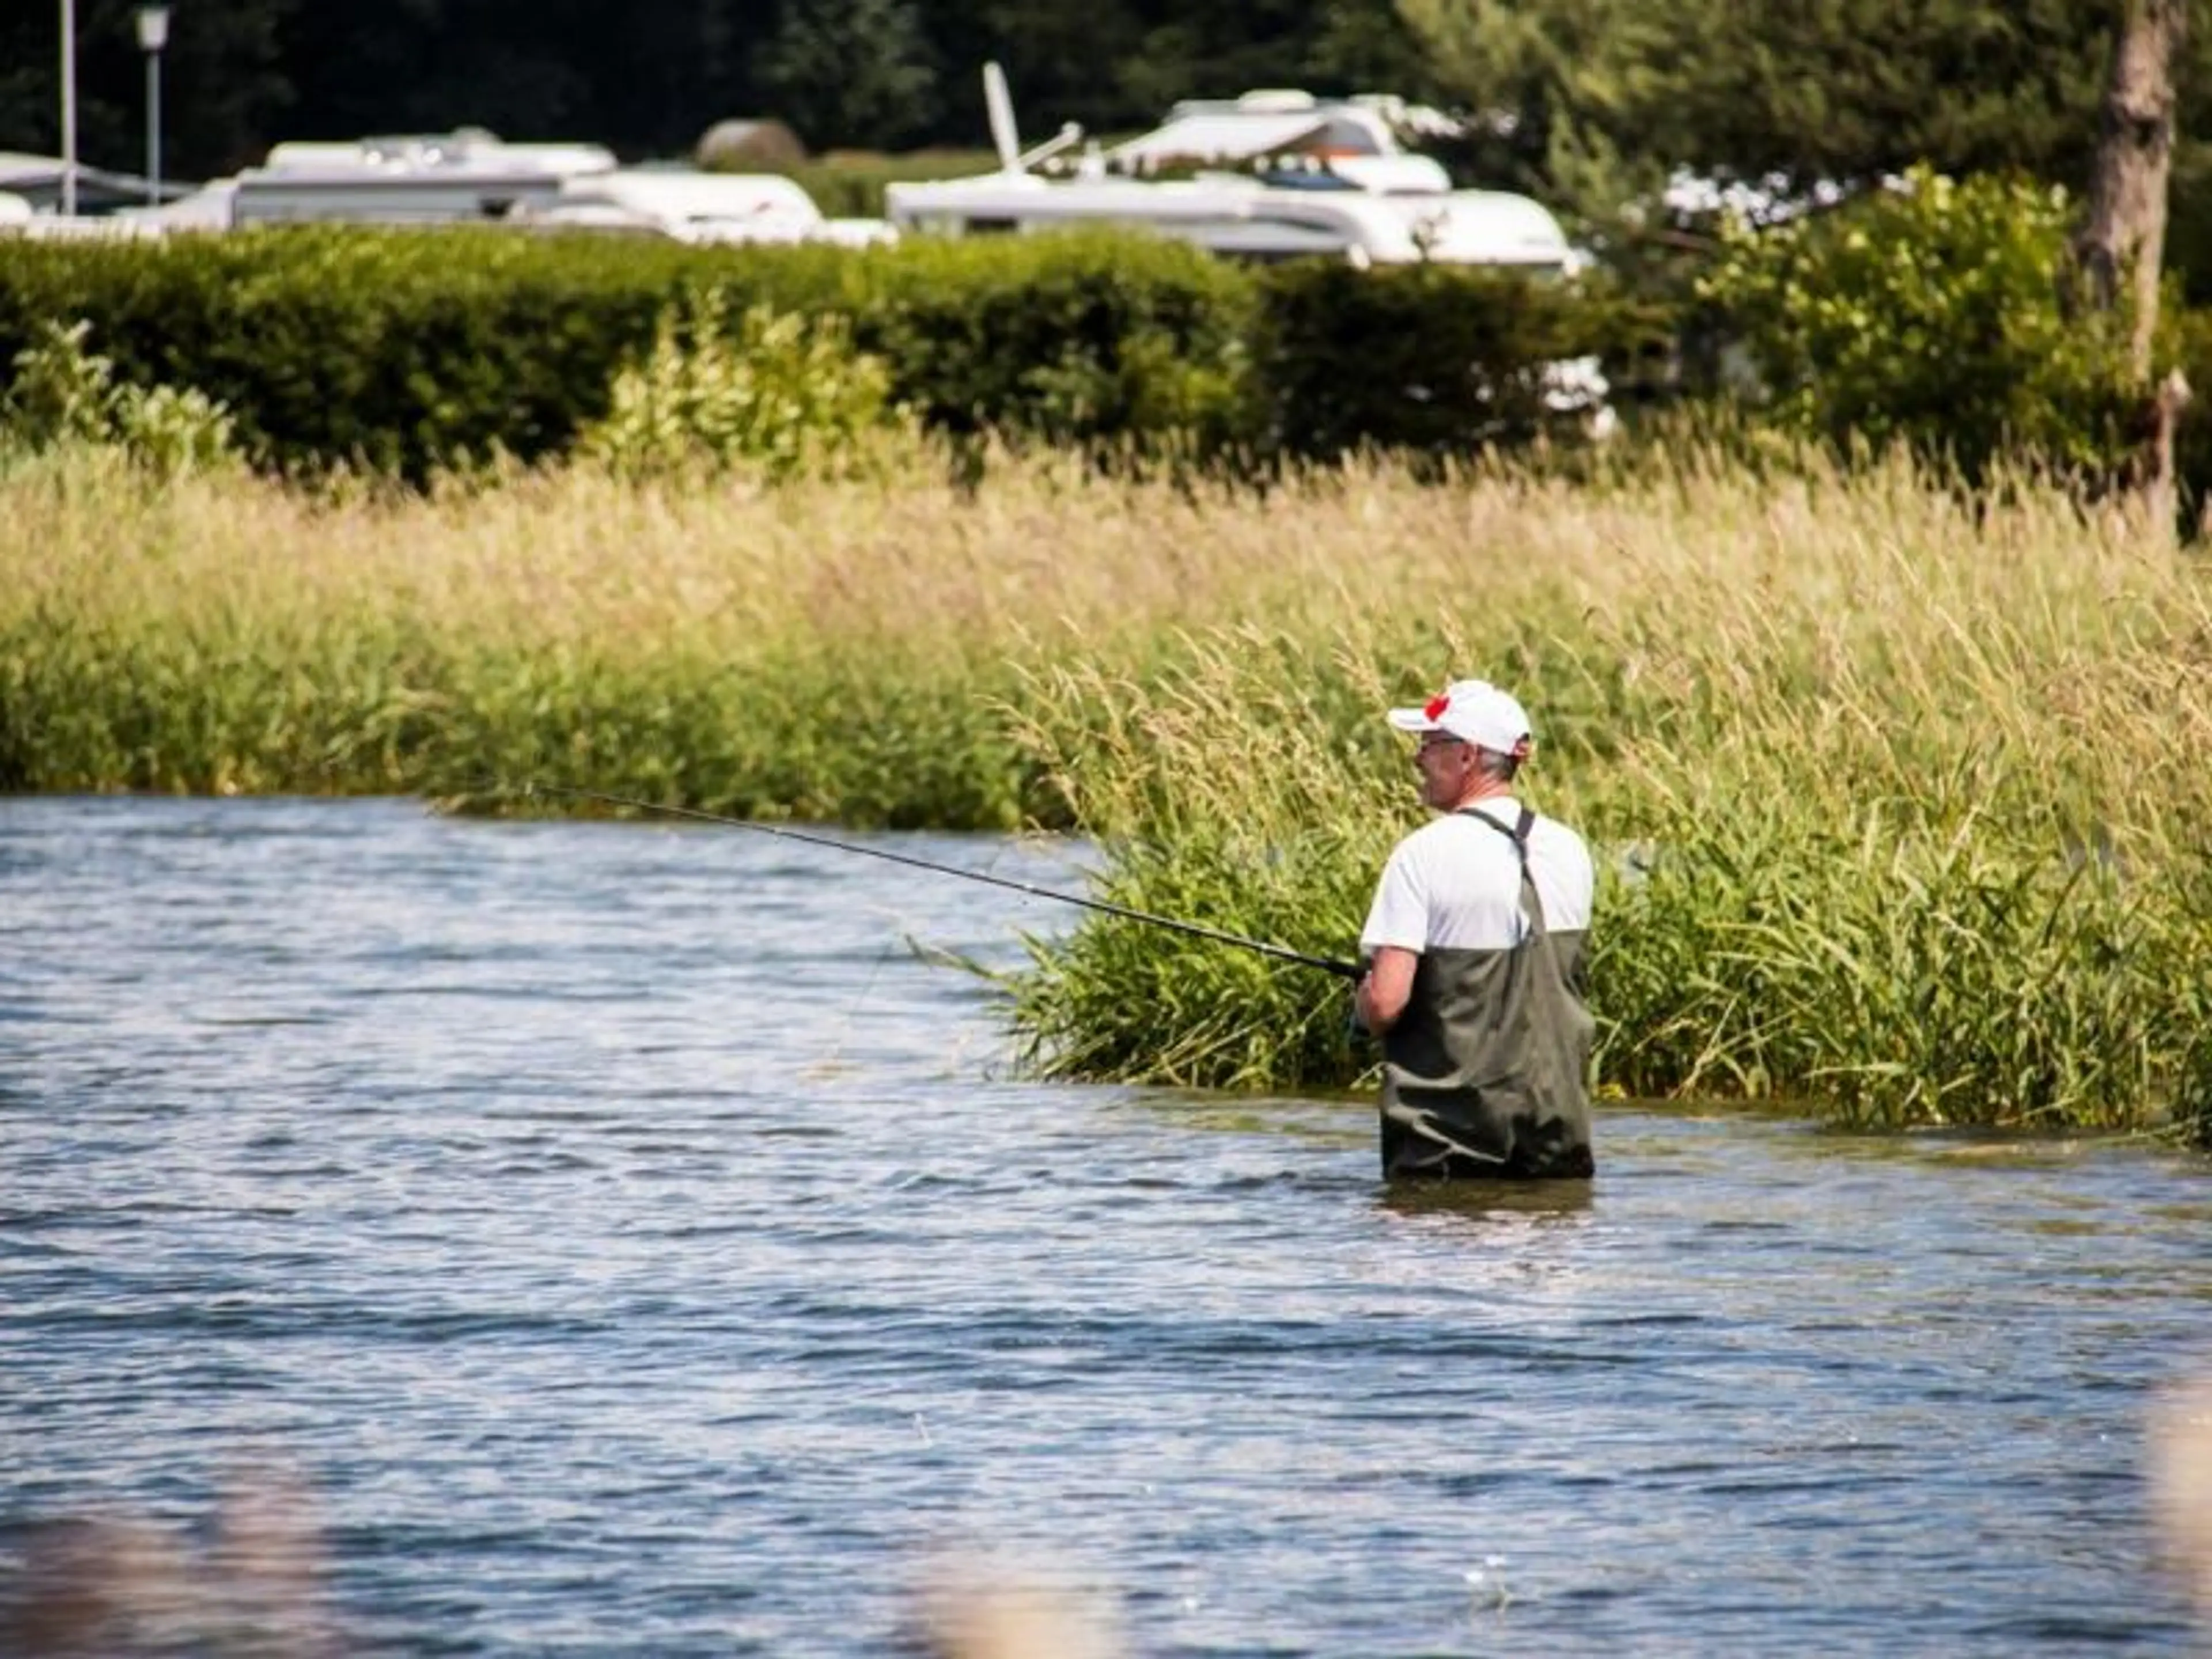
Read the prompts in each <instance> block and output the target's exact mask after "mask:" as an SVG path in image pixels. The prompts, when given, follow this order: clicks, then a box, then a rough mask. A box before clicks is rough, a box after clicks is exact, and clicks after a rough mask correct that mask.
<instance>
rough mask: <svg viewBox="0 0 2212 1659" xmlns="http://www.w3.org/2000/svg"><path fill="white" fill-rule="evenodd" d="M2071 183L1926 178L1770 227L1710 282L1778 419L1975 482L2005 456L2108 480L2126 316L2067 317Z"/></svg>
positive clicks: (1733, 237)
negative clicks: (2066, 186)
mask: <svg viewBox="0 0 2212 1659" xmlns="http://www.w3.org/2000/svg"><path fill="white" fill-rule="evenodd" d="M2074 216H2075V209H2074V206H2073V204H2071V203H2070V202H2069V200H2068V198H2067V197H2066V194H2065V192H2064V191H2062V190H2059V189H2057V188H2056V187H2054V186H2051V185H2043V184H2038V183H2035V182H2033V181H2030V180H2026V179H2006V178H2000V177H1996V176H1982V177H1978V178H1974V179H1968V180H1966V181H1965V182H1963V183H1960V182H1954V180H1952V179H1948V178H1945V177H1943V176H1942V175H1940V174H1937V173H1933V172H1930V171H1929V170H1928V169H1926V168H1917V169H1915V170H1914V171H1913V172H1911V173H1910V174H1908V175H1907V176H1906V178H1905V179H1904V181H1903V183H1902V185H1901V187H1900V188H1898V189H1893V190H1880V191H1872V192H1869V194H1868V195H1866V196H1864V197H1861V198H1860V199H1858V200H1857V201H1854V202H1852V203H1850V204H1848V205H1846V206H1844V207H1843V208H1840V209H1838V210H1835V211H1833V212H1830V213H1825V214H1820V215H1815V216H1809V217H1806V218H1801V219H1797V220H1795V221H1792V222H1788V223H1785V224H1782V225H1779V226H1775V227H1772V228H1767V229H1764V230H1759V231H1755V232H1754V231H1752V230H1750V229H1747V228H1743V227H1742V226H1741V225H1738V226H1736V227H1735V228H1732V229H1731V230H1730V231H1729V234H1728V236H1727V239H1726V245H1725V252H1724V253H1723V258H1722V259H1721V260H1720V262H1719V264H1718V265H1717V268H1716V269H1715V270H1713V271H1712V272H1711V275H1710V276H1708V277H1707V278H1706V279H1705V282H1704V283H1703V284H1702V285H1701V288H1702V292H1703V294H1704V295H1705V298H1707V299H1708V300H1710V301H1713V302H1715V303H1716V304H1717V305H1718V306H1720V307H1722V308H1723V310H1724V311H1725V312H1726V313H1728V314H1729V316H1730V318H1731V319H1733V321H1734V323H1735V325H1736V326H1737V328H1738V329H1740V330H1741V333H1742V336H1743V337H1744V339H1745V341H1746V343H1747V345H1748V346H1749V348H1750V350H1751V352H1752V355H1753V357H1754V358H1755V360H1756V362H1757V366H1758V370H1759V375H1760V378H1761V380H1762V381H1763V387H1762V396H1763V398H1764V401H1765V407H1766V410H1767V411H1768V412H1769V413H1770V414H1771V416H1773V417H1775V418H1776V419H1778V420H1779V421H1780V422H1782V423H1783V424H1784V425H1785V426H1787V427H1789V428H1792V429H1794V430H1796V431H1797V432H1799V433H1802V434H1804V435H1811V436H1815V437H1818V438H1821V439H1824V440H1827V441H1832V442H1835V443H1838V444H1840V445H1850V444H1854V443H1857V444H1864V445H1869V446H1872V447H1877V448H1879V447H1884V446H1886V445H1887V444H1889V443H1892V442H1895V441H1903V442H1905V443H1906V444H1909V445H1910V446H1911V447H1912V448H1914V449H1915V450H1916V451H1917V452H1918V453H1922V454H1923V455H1926V456H1929V457H1932V458H1936V459H1942V460H1944V461H1946V462H1948V463H1949V464H1951V465H1954V466H1956V467H1957V468H1958V469H1959V470H1960V472H1961V473H1962V474H1963V475H1964V476H1966V477H1968V478H1970V479H1978V478H1981V477H1984V476H1985V475H1986V473H1987V471H1988V470H1989V467H1990V464H1991V463H1992V462H1993V461H1995V460H1996V459H1998V458H1999V457H2000V456H2008V457H2011V458H2013V459H2032V460H2033V461H2035V462H2038V463H2040V464H2043V465H2050V466H2053V467H2056V468H2057V469H2059V470H2060V471H2063V472H2065V473H2067V474H2069V475H2073V476H2077V477H2085V478H2092V479H2095V478H2101V477H2106V476H2108V475H2109V474H2111V473H2112V471H2113V470H2114V469H2115V468H2116V467H2117V466H2118V465H2120V464H2121V463H2122V462H2124V459H2126V458H2127V457H2128V456H2129V455H2130V453H2131V451H2132V449H2133V447H2134V446H2135V438H2134V434H2135V431H2136V425H2137V422H2136V416H2135V411H2136V409H2137V407H2138V406H2139V404H2140V396H2139V394H2136V393H2131V392H2130V390H2129V389H2128V375H2127V364H2126V341H2127V337H2128V331H2129V328H2130V323H2129V319H2127V317H2126V316H2125V315H2124V314H2101V315H2097V314H2092V315H2073V314H2069V307H2067V305H2066V303H2065V283H2066V281H2067V277H2068V275H2069V270H2070V267H2071V263H2072V253H2071V248H2070V243H2069V237H2070V234H2071V232H2072V229H2073V224H2074Z"/></svg>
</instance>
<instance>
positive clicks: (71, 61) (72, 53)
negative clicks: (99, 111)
mask: <svg viewBox="0 0 2212 1659" xmlns="http://www.w3.org/2000/svg"><path fill="white" fill-rule="evenodd" d="M62 212H63V213H64V215H73V214H75V213H76V0H62Z"/></svg>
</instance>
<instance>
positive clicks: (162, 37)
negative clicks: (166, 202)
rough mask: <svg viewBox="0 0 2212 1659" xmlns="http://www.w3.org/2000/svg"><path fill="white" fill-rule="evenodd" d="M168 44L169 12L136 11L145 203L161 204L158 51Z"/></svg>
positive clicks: (150, 8) (161, 8) (160, 8)
mask: <svg viewBox="0 0 2212 1659" xmlns="http://www.w3.org/2000/svg"><path fill="white" fill-rule="evenodd" d="M168 44H169V9H168V8H167V6H141V7H139V8H138V48H139V50H140V51H141V52H144V53H145V54H146V201H147V204H148V205H149V206H152V207H159V206H160V205H161V48H162V47H164V46H167V45H168Z"/></svg>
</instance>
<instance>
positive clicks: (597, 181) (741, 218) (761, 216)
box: [514, 167, 897, 247]
mask: <svg viewBox="0 0 2212 1659" xmlns="http://www.w3.org/2000/svg"><path fill="white" fill-rule="evenodd" d="M514 217H515V218H516V219H517V220H518V221H519V222H522V223H526V224H531V225H543V226H547V227H558V226H578V227H586V228H598V229H604V230H630V231H639V232H642V233H645V234H649V235H659V236H669V237H673V238H675V239H676V240H678V241H684V242H832V243H836V244H837V245H839V246H845V247H866V246H871V245H872V244H874V243H878V242H885V241H890V240H895V239H896V234H897V233H896V232H895V231H894V230H892V228H890V225H889V224H888V223H886V222H884V221H883V220H881V219H826V218H824V217H823V215H822V210H821V209H820V208H819V207H817V206H816V205H815V203H814V198H813V197H811V196H809V195H808V194H807V193H806V191H805V187H804V186H802V185H799V183H798V181H797V180H795V179H787V178H785V177H784V176H783V175H782V174H781V173H702V172H698V171H696V170H695V169H692V168H689V167H617V168H616V169H615V170H614V171H612V172H611V173H580V174H578V175H576V176H574V177H573V178H568V179H562V181H561V191H560V196H559V197H558V199H556V201H554V202H553V203H552V204H550V205H548V206H545V207H534V206H533V207H527V208H521V209H518V210H516V212H515V215H514Z"/></svg>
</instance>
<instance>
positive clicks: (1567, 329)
mask: <svg viewBox="0 0 2212 1659" xmlns="http://www.w3.org/2000/svg"><path fill="white" fill-rule="evenodd" d="M709 287H712V288H717V289H720V290H721V291H722V292H723V294H724V295H725V296H726V300H727V301H728V305H727V307H726V309H727V312H728V314H730V315H732V316H736V315H740V314H742V313H743V312H744V309H745V308H746V307H749V306H750V305H753V304H755V303H763V302H764V303H766V304H768V305H769V306H771V307H775V308H776V309H778V310H781V311H795V312H801V313H838V314H841V315H842V316H843V317H845V318H846V319H848V321H849V323H850V325H851V331H852V337H853V340H854V344H855V345H856V346H858V347H859V348H860V349H862V350H865V351H868V352H871V353H874V354H876V355H878V356H881V357H882V358H883V359H884V362H885V363H886V364H887V365H888V367H889V368H890V374H891V377H892V382H893V393H894V395H895V396H896V398H898V399H899V400H900V401H902V402H903V403H906V404H909V405H911V406H912V407H913V408H914V409H915V411H916V412H917V413H918V414H919V415H920V416H921V417H922V419H923V420H924V421H925V422H927V423H928V424H929V425H931V426H933V427H934V428H938V429H939V430H941V431H945V432H949V433H953V434H975V433H980V432H983V431H995V432H999V433H1001V434H1004V435H1009V436H1012V437H1017V438H1019V437H1036V438H1042V439H1046V440H1048V441H1054V442H1073V443H1079V444H1104V445H1109V446H1129V445H1134V446H1136V447H1148V446H1152V445H1154V444H1156V443H1159V442H1163V441H1171V442H1172V443H1174V444H1176V445H1177V446H1181V447H1190V446H1192V445H1195V446H1196V447H1198V448H1199V449H1200V450H1201V451H1205V452H1208V453H1224V452H1227V451H1232V450H1233V451H1236V452H1238V453H1243V454H1245V455H1247V456H1262V457H1264V456H1267V455H1273V454H1284V455H1296V456H1303V457H1314V456H1326V455H1330V454H1334V453H1342V452H1344V451H1346V450H1348V449H1351V448H1354V447H1366V446H1374V447H1386V448H1388V447H1413V448H1418V449H1421V450H1425V451H1432V452H1433V451H1439V450H1457V451H1462V452H1464V451H1467V450H1471V449H1474V448H1475V447H1480V446H1482V445H1485V444H1512V443H1516V442H1521V441H1526V440H1528V439H1529V438H1532V437H1534V435H1536V434H1537V433H1538V432H1540V431H1541V430H1543V429H1544V428H1546V427H1547V426H1548V425H1554V424H1557V411H1555V410H1551V409H1550V408H1549V407H1548V406H1547V404H1546V403H1545V401H1544V399H1543V398H1541V396H1536V395H1533V394H1532V390H1531V389H1532V388H1533V387H1534V386H1536V385H1537V383H1538V380H1539V379H1540V377H1541V368H1542V365H1543V364H1544V363H1545V362H1548V361H1551V360H1553V359H1555V358H1562V357H1577V356H1585V355H1589V354H1590V353H1593V352H1596V351H1600V350H1602V349H1605V348H1606V347H1607V345H1608V344H1609V343H1612V342H1613V341H1615V340H1618V339H1620V338H1622V337H1624V336H1625V331H1630V330H1632V329H1633V327H1634V326H1635V324H1636V321H1637V319H1635V318H1634V317H1633V316H1632V313H1630V312H1629V311H1628V310H1626V308H1624V307H1621V306H1620V305H1619V304H1618V303H1617V302H1613V301H1605V300H1601V299H1598V298H1595V297H1592V296H1589V295H1584V294H1583V293H1582V292H1580V291H1579V290H1577V289H1571V288H1566V287H1554V288H1540V287H1536V286H1533V285H1531V284H1529V283H1524V282H1522V281H1519V280H1517V279H1514V278H1511V277H1509V276H1500V275H1498V274H1496V273H1490V272H1482V271H1468V270H1459V269H1453V268H1448V267H1441V266H1429V267H1412V268H1406V269H1394V270H1376V271H1368V272H1353V271H1350V270H1345V269H1342V268H1340V267H1335V266H1331V265H1327V264H1308V263H1300V264H1291V265H1284V266H1277V267H1272V268H1266V269H1257V268H1253V267H1247V266H1240V265H1236V264H1229V263H1227V262H1225V261H1222V260H1218V259H1216V258H1212V257H1211V256H1209V255H1207V254H1205V253H1203V252H1199V251H1197V250H1195V249H1193V248H1190V247H1188V246H1182V245H1180V244H1177V243H1174V242H1170V241H1166V240H1160V239H1158V238H1152V237H1144V236H1135V235H1127V234H1118V235H1117V234H1097V233H1094V234H1079V235H1072V236H1066V237H1057V236H1055V237H1026V236H1025V237H1016V238H1005V239H992V240H982V241H975V240H971V241H965V242H948V241H931V240H921V239H915V240H909V241H908V242H905V243H902V244H900V245H898V246H892V247H886V248H871V249H866V250H860V251H855V250H848V249H842V248H836V247H829V246H808V247H720V248H709V247H686V246H682V245H680V244H676V243H669V242H659V241H647V240H632V239H629V238H611V237H606V236H601V235H594V234H553V235H545V234H527V233H523V232H519V231H516V230H512V229H502V228H489V227H487V228H437V229H435V230H418V231H405V230H363V229H357V228H328V227H301V228H284V229H270V230H262V231H256V232H253V233H251V234H233V235H228V236H220V237H190V236H187V237H178V238H173V239H170V240H164V241H161V242H127V241H120V240H118V241H86V242H45V241H32V240H19V239H0V363H6V362H12V361H13V360H14V357H15V353H16V352H17V351H19V350H21V349H23V348H24V347H25V346H27V345H28V344H30V343H33V340H34V338H35V337H36V333H37V330H38V326H39V325H40V323H41V322H43V321H55V322H60V323H64V324H66V323H70V322H73V321H76V320H79V319H82V320H84V321H88V322H89V323H90V325H91V330H92V332H91V338H90V342H89V343H90V346H91V348H92V349H94V350H96V351H98V352H100V353H101V354H102V355H104V356H108V357H110V358H112V360H113V361H114V363H115V366H116V371H117V374H118V376H119V377H120V378H121V379H122V380H125V381H127V382H131V383H135V384H140V385H155V384H168V385H182V386H192V387H196V388H197V389H198V390H200V391H202V392H205V393H207V394H209V395H210V396H211V397H214V398H220V399H221V400H222V402H223V403H224V404H227V405H228V407H229V409H230V410H232V412H233V413H234V416H236V419H237V423H238V434H239V437H240V441H241V442H242V443H244V445H245V446H246V448H247V450H248V452H249V453H251V454H252V455H253V456H254V458H255V459H256V460H257V462H258V463H259V464H261V465H264V466H268V467H270V468H273V469H276V470H279V471H318V470H321V469H325V468H328V467H330V466H332V465H340V464H346V465H361V466H365V467H367V468H369V469H372V470H374V471H380V472H387V473H395V474H398V475H399V476H401V477H406V478H409V479H411V480H420V479H422V478H424V477H428V475H429V474H430V473H431V472H432V471H435V470H436V469H437V468H439V467H440V466H442V465H452V464H456V463H460V464H465V463H466V462H467V461H469V460H471V459H482V458H484V457H486V456H488V455H489V454H490V453H494V452H495V451H504V452H506V453H510V454H512V455H514V456H517V457H519V458H520V459H525V460H532V459H539V458H542V457H546V456H549V455H554V454H557V453H561V452H562V451H564V450H565V449H566V448H567V447H568V446H569V444H570V443H571V442H573V441H574V438H575V436H576V434H577V433H578V431H579V430H580V428H582V427H584V426H586V425H587V424H588V423H590V422H592V421H595V420H597V419H598V418H599V417H600V416H603V415H604V414H605V410H606V406H607V398H608V394H609V388H610V386H611V382H612V380H613V377H614V374H615V371H616V370H617V368H619V367H620V366H621V365H622V364H623V363H624V362H632V361H635V360H636V359H637V358H638V357H640V356H642V355H643V354H644V353H645V352H646V351H647V349H648V348H649V347H650V345H651V343H652V340H653V329H654V324H655V321H656V319H658V318H659V316H660V315H661V314H662V313H663V312H664V311H665V310H666V309H667V308H668V307H670V306H671V304H672V303H674V302H676V301H678V300H679V299H680V298H682V297H683V296H684V294H685V293H686V292H687V291H690V290H697V289H705V288H709Z"/></svg>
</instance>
